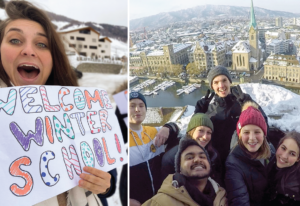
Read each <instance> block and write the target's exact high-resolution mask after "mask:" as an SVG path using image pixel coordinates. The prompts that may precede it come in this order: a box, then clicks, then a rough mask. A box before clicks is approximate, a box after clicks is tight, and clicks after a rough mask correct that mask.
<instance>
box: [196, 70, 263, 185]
mask: <svg viewBox="0 0 300 206" xmlns="http://www.w3.org/2000/svg"><path fill="white" fill-rule="evenodd" d="M207 79H208V83H209V86H210V88H211V89H212V90H213V91H214V92H212V93H211V94H210V91H209V90H208V91H207V94H206V96H205V97H204V98H202V99H200V100H199V101H198V102H197V104H196V106H195V111H194V113H205V114H207V115H208V116H209V117H210V119H211V121H212V123H213V125H214V133H213V135H212V140H211V141H212V146H213V147H214V148H215V149H216V151H217V152H218V154H219V156H220V159H221V163H222V164H221V165H222V170H221V171H225V161H226V158H227V156H228V154H229V152H230V145H231V140H232V136H233V134H234V132H235V128H236V124H237V122H238V119H239V116H240V114H241V105H242V104H243V103H244V102H245V101H252V98H251V97H250V95H249V94H245V93H243V91H242V90H241V88H240V87H239V85H238V86H236V87H232V88H231V86H232V80H231V76H230V74H229V72H228V70H227V69H226V68H225V67H223V66H217V67H215V68H213V69H212V70H210V71H209V73H208V76H207ZM213 98H214V101H213V102H212V99H213ZM259 110H260V112H261V113H262V115H263V116H264V119H265V121H266V123H267V125H268V119H267V116H266V115H265V113H264V112H263V110H262V109H261V108H260V107H259ZM223 177H224V174H223ZM222 179H223V178H222Z"/></svg>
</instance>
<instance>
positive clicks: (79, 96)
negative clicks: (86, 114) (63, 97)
mask: <svg viewBox="0 0 300 206" xmlns="http://www.w3.org/2000/svg"><path fill="white" fill-rule="evenodd" d="M74 102H75V105H76V107H77V109H80V110H81V109H84V108H85V104H86V101H85V98H84V95H83V93H82V91H81V90H80V89H75V91H74Z"/></svg>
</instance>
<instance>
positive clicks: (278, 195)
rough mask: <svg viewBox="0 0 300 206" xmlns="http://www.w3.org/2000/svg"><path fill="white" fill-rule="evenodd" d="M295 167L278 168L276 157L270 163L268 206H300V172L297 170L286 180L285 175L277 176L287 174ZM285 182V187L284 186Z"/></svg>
mask: <svg viewBox="0 0 300 206" xmlns="http://www.w3.org/2000/svg"><path fill="white" fill-rule="evenodd" d="M293 167H297V165H294V166H292V167H288V168H281V169H279V168H277V166H276V156H274V157H273V159H272V160H271V161H270V164H269V165H268V168H267V169H268V192H267V193H266V203H265V204H264V205H266V206H277V205H285V206H296V205H300V170H296V171H294V172H292V173H291V174H288V175H287V177H286V178H283V175H279V176H278V177H277V178H276V176H277V174H278V173H279V172H281V174H283V173H284V174H287V173H288V172H289V171H290V170H291V169H294V168H293ZM282 181H284V185H282V184H281V183H282Z"/></svg>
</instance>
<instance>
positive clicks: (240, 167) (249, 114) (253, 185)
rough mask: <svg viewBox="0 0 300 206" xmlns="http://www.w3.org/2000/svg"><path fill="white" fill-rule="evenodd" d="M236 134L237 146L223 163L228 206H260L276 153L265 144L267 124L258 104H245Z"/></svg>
mask: <svg viewBox="0 0 300 206" xmlns="http://www.w3.org/2000/svg"><path fill="white" fill-rule="evenodd" d="M236 131H237V136H238V143H237V145H236V146H235V147H234V148H233V149H232V151H231V152H230V154H229V156H228V157H227V160H226V174H225V185H226V191H227V194H228V196H227V197H228V203H229V205H230V206H231V205H232V206H236V205H243V206H250V205H251V206H254V205H255V206H259V205H263V204H262V201H263V197H264V193H265V192H266V190H267V165H268V163H269V159H270V157H271V158H272V157H273V156H274V153H275V149H274V147H273V146H272V145H269V144H268V142H267V139H266V136H267V124H266V122H265V119H264V117H263V115H262V114H261V112H260V111H259V109H258V105H257V104H255V103H254V102H246V103H245V104H244V105H243V107H242V113H241V115H240V118H239V121H238V122H237V125H236ZM271 148H272V152H271Z"/></svg>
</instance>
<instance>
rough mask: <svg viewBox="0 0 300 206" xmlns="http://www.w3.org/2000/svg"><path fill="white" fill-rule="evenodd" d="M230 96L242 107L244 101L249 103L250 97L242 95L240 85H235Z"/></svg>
mask: <svg viewBox="0 0 300 206" xmlns="http://www.w3.org/2000/svg"><path fill="white" fill-rule="evenodd" d="M232 94H233V95H234V96H235V97H236V100H237V101H238V102H239V103H240V105H243V104H244V103H245V102H246V101H251V100H252V99H251V97H250V95H249V94H245V93H243V91H242V89H241V87H240V85H237V86H236V88H233V89H232Z"/></svg>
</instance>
